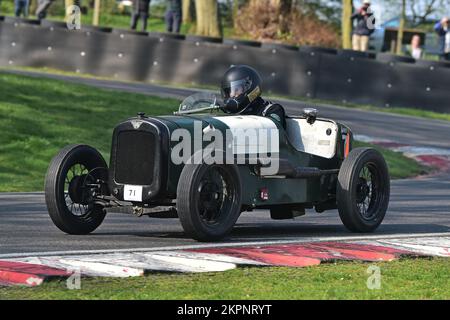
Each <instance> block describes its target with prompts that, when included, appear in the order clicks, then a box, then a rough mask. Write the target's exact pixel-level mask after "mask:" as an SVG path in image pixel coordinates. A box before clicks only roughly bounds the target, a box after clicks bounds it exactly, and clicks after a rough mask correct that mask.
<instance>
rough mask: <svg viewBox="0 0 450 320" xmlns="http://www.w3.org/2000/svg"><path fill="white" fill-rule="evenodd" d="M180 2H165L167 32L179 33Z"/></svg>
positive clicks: (173, 0)
mask: <svg viewBox="0 0 450 320" xmlns="http://www.w3.org/2000/svg"><path fill="white" fill-rule="evenodd" d="M181 8H182V5H181V0H167V10H166V30H167V32H175V33H180V28H181V19H182V14H181V10H182V9H181Z"/></svg>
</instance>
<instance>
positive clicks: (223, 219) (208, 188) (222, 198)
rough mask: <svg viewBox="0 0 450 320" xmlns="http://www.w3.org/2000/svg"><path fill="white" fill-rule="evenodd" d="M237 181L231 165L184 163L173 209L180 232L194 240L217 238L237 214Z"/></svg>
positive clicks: (238, 201)
mask: <svg viewBox="0 0 450 320" xmlns="http://www.w3.org/2000/svg"><path fill="white" fill-rule="evenodd" d="M240 209H241V182H240V177H239V171H238V168H237V167H236V166H234V165H207V164H198V165H186V166H185V167H184V169H183V171H182V173H181V176H180V180H179V182H178V189H177V211H178V216H179V217H180V221H181V224H182V226H183V229H184V231H185V232H186V234H187V235H188V236H190V237H191V238H193V239H195V240H198V241H217V240H220V239H222V238H223V237H225V236H226V235H227V234H228V233H229V232H230V231H231V229H232V228H233V226H234V224H235V223H236V221H237V219H238V218H239V215H240V213H241V210H240Z"/></svg>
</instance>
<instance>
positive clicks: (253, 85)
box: [221, 65, 262, 114]
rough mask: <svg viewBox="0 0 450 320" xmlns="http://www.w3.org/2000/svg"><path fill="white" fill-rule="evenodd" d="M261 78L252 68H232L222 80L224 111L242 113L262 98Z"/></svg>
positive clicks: (242, 66) (241, 66)
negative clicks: (257, 99)
mask: <svg viewBox="0 0 450 320" xmlns="http://www.w3.org/2000/svg"><path fill="white" fill-rule="evenodd" d="M261 82H262V80H261V77H260V75H259V74H258V72H257V71H256V70H255V69H253V68H252V67H249V66H245V65H240V66H232V67H231V68H230V69H228V71H227V72H225V75H224V76H223V79H222V87H221V91H222V98H223V101H224V107H223V109H224V111H225V112H227V113H233V114H234V113H241V112H243V111H244V110H245V109H247V107H248V106H249V105H250V104H251V103H252V102H253V101H254V100H255V99H256V98H258V97H259V96H261Z"/></svg>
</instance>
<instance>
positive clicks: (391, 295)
mask: <svg viewBox="0 0 450 320" xmlns="http://www.w3.org/2000/svg"><path fill="white" fill-rule="evenodd" d="M372 265H376V266H378V267H379V268H380V271H381V288H380V289H379V290H369V289H368V288H367V281H368V278H369V277H370V275H371V274H370V273H368V267H369V266H372ZM449 267H450V260H449V259H444V258H433V259H402V260H398V261H392V262H385V263H375V264H367V263H357V262H340V263H337V264H334V263H325V264H322V265H319V266H314V267H308V268H281V267H280V268H278V267H276V268H273V267H264V268H238V269H235V270H231V271H227V272H222V273H207V274H150V275H148V276H145V277H138V278H129V279H111V278H91V279H88V278H86V279H82V281H81V289H80V290H68V289H67V287H66V283H65V281H53V282H49V283H44V284H43V285H41V286H39V287H36V288H20V287H10V288H0V299H152V300H153V299H158V300H164V299H189V300H190V299H202V300H203V299H208V300H215V299H239V300H246V299H258V300H259V299H262V300H265V299H288V300H289V299H291V300H300V299H450V290H449V288H450V274H449V273H448V270H449Z"/></svg>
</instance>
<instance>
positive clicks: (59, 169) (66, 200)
mask: <svg viewBox="0 0 450 320" xmlns="http://www.w3.org/2000/svg"><path fill="white" fill-rule="evenodd" d="M106 179H107V165H106V163H105V160H104V159H103V157H102V156H101V155H100V153H99V152H98V151H97V150H95V149H93V148H91V147H89V146H85V145H76V146H68V147H66V148H64V149H63V150H61V152H60V153H59V154H58V155H56V156H55V157H54V158H53V160H52V162H51V164H50V166H49V168H48V171H47V176H46V179H45V200H46V203H47V208H48V212H49V214H50V217H51V219H52V221H53V223H54V224H55V225H56V226H57V227H58V228H59V229H60V230H62V231H64V232H66V233H68V234H88V233H91V232H92V231H94V230H95V229H97V227H98V226H100V224H101V223H102V222H103V219H104V218H105V211H104V209H103V207H102V206H100V205H98V204H95V203H94V194H93V193H94V192H97V193H99V192H100V193H102V194H103V195H107V194H108V191H107V190H105V187H104V186H103V187H101V188H100V189H99V188H97V187H95V184H97V182H98V180H103V181H106Z"/></svg>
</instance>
